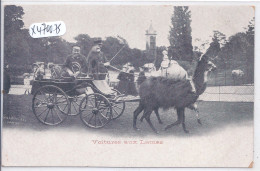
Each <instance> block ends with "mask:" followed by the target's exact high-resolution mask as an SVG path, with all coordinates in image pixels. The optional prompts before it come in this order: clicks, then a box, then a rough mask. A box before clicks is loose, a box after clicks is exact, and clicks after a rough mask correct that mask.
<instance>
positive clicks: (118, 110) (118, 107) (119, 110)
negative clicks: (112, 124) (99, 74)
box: [111, 90, 125, 119]
mask: <svg viewBox="0 0 260 171" xmlns="http://www.w3.org/2000/svg"><path fill="white" fill-rule="evenodd" d="M113 91H115V93H114V94H115V96H119V95H120V94H121V93H120V92H119V91H117V90H113ZM111 106H112V112H113V119H117V118H119V117H120V116H121V115H122V114H123V113H124V111H125V101H124V100H121V101H118V102H116V101H115V102H113V103H111Z"/></svg>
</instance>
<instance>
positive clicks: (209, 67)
mask: <svg viewBox="0 0 260 171" xmlns="http://www.w3.org/2000/svg"><path fill="white" fill-rule="evenodd" d="M198 68H200V70H203V71H214V70H215V69H216V68H217V67H216V65H215V64H214V63H213V62H211V61H210V60H209V57H208V56H207V55H202V56H201V57H200V59H199V61H198Z"/></svg>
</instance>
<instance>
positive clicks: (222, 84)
mask: <svg viewBox="0 0 260 171" xmlns="http://www.w3.org/2000/svg"><path fill="white" fill-rule="evenodd" d="M114 78H116V77H114ZM117 84H118V80H116V79H113V80H111V81H110V86H112V87H116V86H117ZM199 100H201V101H219V102H220V101H225V102H254V84H253V81H250V80H248V79H243V78H242V79H240V80H234V78H232V75H231V71H226V72H223V71H220V72H216V73H212V74H211V75H210V76H209V80H208V87H207V89H206V90H205V92H204V93H203V94H202V95H201V96H200V97H199Z"/></svg>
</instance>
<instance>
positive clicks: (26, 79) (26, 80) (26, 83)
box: [23, 73, 31, 94]
mask: <svg viewBox="0 0 260 171" xmlns="http://www.w3.org/2000/svg"><path fill="white" fill-rule="evenodd" d="M30 83H31V80H30V75H29V74H28V73H25V74H24V80H23V84H24V88H25V92H24V94H30V89H31V86H30Z"/></svg>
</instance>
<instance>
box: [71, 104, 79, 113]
mask: <svg viewBox="0 0 260 171" xmlns="http://www.w3.org/2000/svg"><path fill="white" fill-rule="evenodd" d="M71 104H72V106H73V107H74V109H75V111H76V112H77V111H78V110H77V107H76V106H75V104H74V103H73V102H72V103H71Z"/></svg>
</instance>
